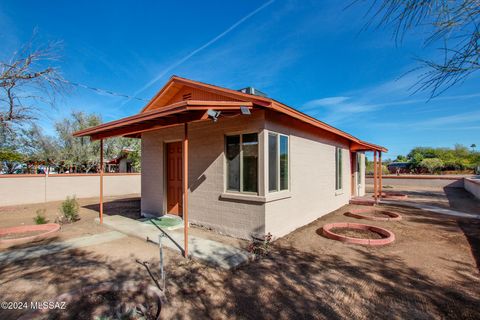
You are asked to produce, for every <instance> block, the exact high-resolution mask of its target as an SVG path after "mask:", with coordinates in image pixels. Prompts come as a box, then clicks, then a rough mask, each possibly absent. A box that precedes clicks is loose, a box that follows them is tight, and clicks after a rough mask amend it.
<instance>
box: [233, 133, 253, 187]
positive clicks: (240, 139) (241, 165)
mask: <svg viewBox="0 0 480 320" xmlns="http://www.w3.org/2000/svg"><path fill="white" fill-rule="evenodd" d="M225 149H226V150H225V155H226V158H227V190H229V191H239V192H258V134H257V133H249V134H242V135H234V136H227V137H226V138H225Z"/></svg>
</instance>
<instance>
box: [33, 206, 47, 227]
mask: <svg viewBox="0 0 480 320" xmlns="http://www.w3.org/2000/svg"><path fill="white" fill-rule="evenodd" d="M33 221H35V223H36V224H45V223H47V222H48V220H47V218H46V217H45V209H38V210H37V216H36V217H35V218H33Z"/></svg>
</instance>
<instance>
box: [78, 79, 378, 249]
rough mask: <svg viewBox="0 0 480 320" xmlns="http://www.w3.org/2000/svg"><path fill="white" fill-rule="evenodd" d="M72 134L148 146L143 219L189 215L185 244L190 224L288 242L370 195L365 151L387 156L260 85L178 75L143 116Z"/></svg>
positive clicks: (144, 149)
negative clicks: (235, 86)
mask: <svg viewBox="0 0 480 320" xmlns="http://www.w3.org/2000/svg"><path fill="white" fill-rule="evenodd" d="M74 135H75V136H77V137H80V136H90V137H91V139H93V140H101V141H103V139H106V138H109V137H114V136H126V137H135V138H139V139H142V147H141V150H142V163H141V165H142V172H141V185H142V190H141V211H142V214H143V215H145V216H161V215H164V214H171V215H178V216H180V217H183V218H184V220H185V223H186V228H185V237H187V232H188V223H187V222H190V223H194V224H196V225H200V226H204V227H207V228H211V229H213V230H216V231H217V232H220V233H223V234H227V235H231V236H234V237H240V238H249V237H250V236H252V235H261V234H265V233H268V232H270V233H272V235H274V236H275V237H280V236H283V235H286V234H288V233H289V232H291V231H293V230H295V229H296V228H299V227H301V226H303V225H305V224H307V223H309V222H311V221H313V220H315V219H317V218H318V217H320V216H322V215H325V214H327V213H329V212H331V211H333V210H336V209H338V208H340V207H341V206H343V205H345V204H348V203H349V200H350V199H351V198H352V197H355V196H362V195H364V194H365V152H366V151H373V152H374V153H375V156H376V155H377V153H378V154H379V155H380V156H381V153H382V152H385V151H387V150H386V149H385V148H383V147H381V146H378V145H374V144H372V143H368V142H365V141H362V140H360V139H358V138H356V137H354V136H352V135H350V134H348V133H346V132H344V131H341V130H339V129H336V128H334V127H332V126H330V125H328V124H326V123H324V122H322V121H319V120H317V119H314V118H312V117H310V116H307V115H305V114H303V113H301V112H300V111H298V110H295V109H293V108H291V107H289V106H287V105H285V104H283V103H281V102H278V101H276V100H274V99H272V98H269V97H267V96H265V94H263V93H261V92H259V91H258V90H255V89H253V88H245V89H242V90H239V91H236V90H230V89H226V88H222V87H218V86H214V85H210V84H205V83H202V82H198V81H192V80H189V79H185V78H181V77H177V76H173V77H172V78H171V79H170V80H169V81H168V82H167V84H166V85H165V86H164V87H163V88H162V89H161V90H160V91H159V92H158V93H157V94H156V95H155V96H154V97H153V99H152V100H151V101H150V102H148V104H147V105H146V106H145V107H144V108H143V109H142V110H141V111H140V113H139V114H136V115H133V116H130V117H127V118H123V119H120V120H116V121H112V122H109V123H104V124H101V125H99V126H96V127H92V128H88V129H86V130H82V131H79V132H76V133H75V134H74ZM379 159H381V158H379ZM183 177H186V178H187V179H183ZM186 239H187V238H186ZM187 243H188V242H187Z"/></svg>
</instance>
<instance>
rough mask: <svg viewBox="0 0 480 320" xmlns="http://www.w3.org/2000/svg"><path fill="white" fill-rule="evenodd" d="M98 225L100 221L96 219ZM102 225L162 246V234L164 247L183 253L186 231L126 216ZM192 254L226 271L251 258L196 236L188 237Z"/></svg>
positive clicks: (107, 217)
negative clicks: (161, 226) (160, 243)
mask: <svg viewBox="0 0 480 320" xmlns="http://www.w3.org/2000/svg"><path fill="white" fill-rule="evenodd" d="M96 221H97V222H98V219H97V220H96ZM103 225H104V226H106V227H109V228H111V229H113V230H117V231H119V232H122V233H124V234H127V235H130V236H133V237H137V238H140V239H143V240H148V241H152V242H154V243H157V244H158V243H159V235H160V234H164V235H165V236H164V237H163V239H162V244H163V245H165V246H166V247H168V248H170V249H173V250H176V251H178V252H179V253H180V254H183V248H184V236H183V228H182V229H176V230H168V232H167V230H164V229H162V228H160V227H159V226H157V225H155V224H153V223H150V224H148V223H145V222H142V221H138V220H133V219H130V218H126V217H123V216H118V215H114V216H104V217H103ZM188 247H189V254H190V256H191V257H192V258H193V259H196V260H199V261H201V262H203V263H206V264H209V265H212V266H215V267H220V268H223V269H227V270H228V269H232V268H236V267H238V266H239V265H241V264H243V263H246V262H247V261H249V260H250V258H251V257H252V255H251V254H249V253H248V252H247V251H245V250H241V249H238V248H235V247H233V246H230V245H227V244H224V243H220V242H217V241H213V240H208V239H204V238H200V237H196V236H190V235H189V237H188Z"/></svg>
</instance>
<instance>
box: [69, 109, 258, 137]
mask: <svg viewBox="0 0 480 320" xmlns="http://www.w3.org/2000/svg"><path fill="white" fill-rule="evenodd" d="M252 105H253V104H252V103H251V102H243V101H242V102H239V101H199V100H186V101H181V102H177V103H173V104H170V105H168V106H165V107H162V108H160V109H154V110H151V111H145V112H143V113H140V114H136V115H133V116H130V117H126V118H123V119H119V120H115V121H111V122H107V123H104V124H101V125H98V126H95V127H91V128H87V129H84V130H80V131H77V132H75V133H74V134H73V136H75V137H84V136H90V138H91V139H92V140H99V139H104V138H109V137H115V136H126V137H138V136H139V135H140V134H141V133H142V132H146V131H151V130H157V129H160V128H162V127H167V126H172V125H177V124H182V123H186V122H193V121H202V120H206V119H208V114H207V111H208V110H209V109H215V110H218V111H222V114H239V113H240V107H247V108H248V109H251V108H252Z"/></svg>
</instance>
